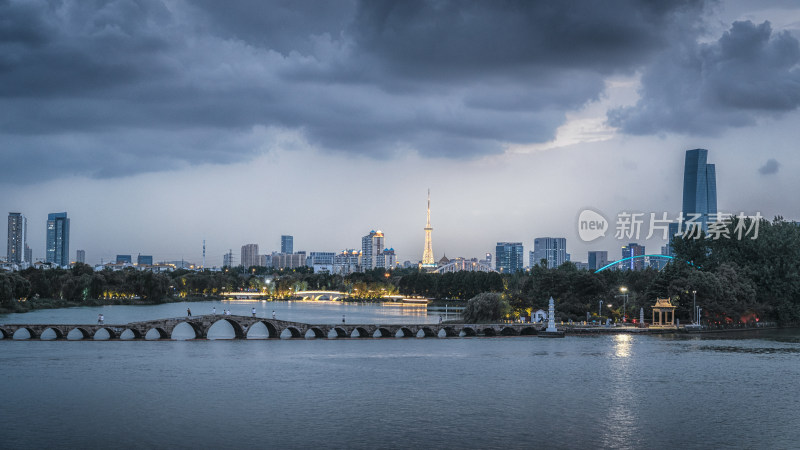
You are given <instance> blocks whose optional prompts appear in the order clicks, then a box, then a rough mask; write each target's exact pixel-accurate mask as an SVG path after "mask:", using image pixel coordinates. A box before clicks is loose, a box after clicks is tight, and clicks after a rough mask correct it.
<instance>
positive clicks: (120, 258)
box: [117, 255, 133, 264]
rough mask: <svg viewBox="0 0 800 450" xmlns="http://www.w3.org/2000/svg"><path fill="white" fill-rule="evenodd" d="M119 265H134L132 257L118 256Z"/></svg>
mask: <svg viewBox="0 0 800 450" xmlns="http://www.w3.org/2000/svg"><path fill="white" fill-rule="evenodd" d="M117 264H133V257H132V256H131V255H117Z"/></svg>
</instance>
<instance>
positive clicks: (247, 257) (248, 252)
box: [240, 244, 261, 269]
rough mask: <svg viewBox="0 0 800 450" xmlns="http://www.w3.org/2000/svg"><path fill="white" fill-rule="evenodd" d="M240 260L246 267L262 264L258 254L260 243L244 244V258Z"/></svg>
mask: <svg viewBox="0 0 800 450" xmlns="http://www.w3.org/2000/svg"><path fill="white" fill-rule="evenodd" d="M240 261H241V263H242V266H244V268H245V269H247V268H250V267H253V266H258V265H260V263H261V258H259V256H258V244H245V245H243V246H242V259H241V260H240Z"/></svg>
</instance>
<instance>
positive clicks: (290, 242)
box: [281, 234, 294, 253]
mask: <svg viewBox="0 0 800 450" xmlns="http://www.w3.org/2000/svg"><path fill="white" fill-rule="evenodd" d="M281 253H294V236H289V235H286V234H284V235H282V236H281Z"/></svg>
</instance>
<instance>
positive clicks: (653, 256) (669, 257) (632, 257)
mask: <svg viewBox="0 0 800 450" xmlns="http://www.w3.org/2000/svg"><path fill="white" fill-rule="evenodd" d="M648 257H649V258H663V259H668V260H670V261H671V260H673V259H675V258H674V257H672V256H668V255H638V256H629V257H627V258H622V259H620V260H619V261H614V262H611V263H608V264H606V265H605V266H603V267H601V268H599V269H597V270H595V271H594V273H598V272H602V271H603V270H606V269H608V268H609V267H612V266H616V265H617V264H619V263H621V262H623V261H629V260H631V259H636V258H648Z"/></svg>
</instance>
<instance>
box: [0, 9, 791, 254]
mask: <svg viewBox="0 0 800 450" xmlns="http://www.w3.org/2000/svg"><path fill="white" fill-rule="evenodd" d="M0 18H1V19H0V167H2V172H0V173H2V177H0V192H2V195H1V196H0V211H4V212H6V211H19V212H22V213H23V214H25V215H26V216H27V217H28V233H29V236H30V237H29V244H30V246H31V247H32V248H33V252H34V257H35V258H43V257H44V241H45V222H46V216H47V213H48V212H56V211H67V212H68V214H69V216H70V218H71V222H72V234H71V248H70V253H71V255H72V256H73V258H74V252H75V250H76V249H85V250H86V254H87V260H88V261H87V262H90V263H96V262H100V259H101V258H103V259H104V260H105V261H108V260H109V259H111V258H113V257H114V255H116V254H118V253H124V254H127V253H131V254H134V255H135V254H137V253H142V254H152V255H154V256H155V258H156V259H157V260H165V259H166V260H170V259H180V258H186V259H188V260H192V261H196V262H199V260H200V257H201V251H202V241H203V239H205V240H206V241H207V248H208V257H207V265H215V264H217V265H218V264H221V262H222V254H223V253H225V252H226V251H227V250H228V249H233V251H234V254H235V255H236V256H237V258H238V253H239V247H240V246H241V245H243V244H246V243H258V244H259V245H260V249H261V252H262V253H267V252H269V251H272V250H276V249H278V248H279V242H280V241H279V236H280V235H281V234H293V235H294V236H295V249H296V250H306V251H339V250H342V249H345V248H353V247H359V246H360V237H361V236H362V235H364V234H366V233H367V232H369V231H370V230H371V229H381V230H383V231H384V232H385V233H386V236H387V237H386V243H387V245H389V246H391V247H394V248H395V249H396V250H397V252H398V257H399V259H400V260H401V261H403V260H412V261H416V260H419V259H420V258H421V255H422V249H423V240H424V232H423V230H422V229H423V227H424V225H425V196H426V190H427V188H430V189H431V192H432V208H433V212H432V222H433V227H434V232H433V236H434V240H433V247H434V253H435V256H436V258H437V259H438V258H439V257H441V256H442V254H443V253H446V254H447V256H448V257H454V256H466V257H472V256H480V255H482V254H483V253H485V252H487V251H491V252H493V250H494V245H495V243H496V242H497V241H522V242H523V243H524V244H525V247H526V252H527V250H528V249H532V245H533V239H534V238H535V237H540V236H563V237H566V238H567V239H568V249H569V251H570V252H571V253H572V255H573V260H578V261H586V251H587V250H609V251H610V252H611V256H612V257H614V256H616V255H617V254H618V253H619V250H618V248H619V246H620V245H621V244H624V242H620V241H618V240H615V239H614V238H613V237H607V238H605V239H600V240H598V241H595V242H592V243H591V244H585V243H582V242H580V241H579V240H578V238H577V233H576V230H577V227H576V219H577V215H578V213H579V212H580V211H581V210H582V209H583V208H585V207H591V208H594V209H596V210H598V211H601V212H602V213H603V214H604V215H606V216H607V217H610V218H612V220H613V218H614V217H615V216H616V214H617V213H618V212H620V211H642V212H660V211H669V212H677V211H679V210H680V206H681V205H680V203H681V195H682V194H681V183H682V178H683V152H684V151H685V150H687V149H691V148H698V147H701V148H707V149H709V151H710V152H709V160H710V162H713V163H716V165H717V177H718V180H717V183H718V196H719V207H720V209H721V210H722V211H730V212H739V211H745V212H747V213H755V212H756V211H758V212H761V214H762V215H765V216H767V217H772V216H774V215H778V214H780V215H783V216H785V217H787V218H792V219H798V218H800V203H798V202H797V201H795V200H794V195H793V193H796V192H798V191H800V178H798V177H797V176H795V174H796V173H798V171H800V158H798V156H797V149H798V138H800V127H798V124H800V113H798V106H800V43H799V42H798V39H800V6H798V4H797V2H796V1H795V0H765V1H759V2H752V1H725V0H721V1H717V2H712V1H701V0H697V1H694V0H682V1H672V2H652V1H635V0H610V1H605V2H597V1H594V0H575V1H564V2H552V1H496V2H480V1H428V2H418V1H408V0H406V1H398V2H390V1H368V2H354V1H353V2H351V1H330V2H320V1H297V0H292V1H288V0H287V1H272V2H267V1H262V0H256V1H237V2H218V1H213V0H208V1H191V2H189V1H187V2H183V1H169V0H167V1H158V0H153V1H146V0H145V1H131V0H120V1H109V2H102V1H97V2H93V1H75V2H71V1H51V2H48V1H37V0H19V1H17V0H10V1H9V0H0ZM643 237H644V236H643ZM640 241H642V242H643V239H640ZM662 244H663V242H661V241H660V240H657V239H653V240H651V241H648V242H647V246H648V250H649V251H651V252H658V251H659V248H658V247H660V245H662ZM0 245H2V244H0ZM2 248H3V249H4V247H2ZM3 254H5V252H3ZM527 262H528V261H527V257H526V261H525V263H526V264H527Z"/></svg>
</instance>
